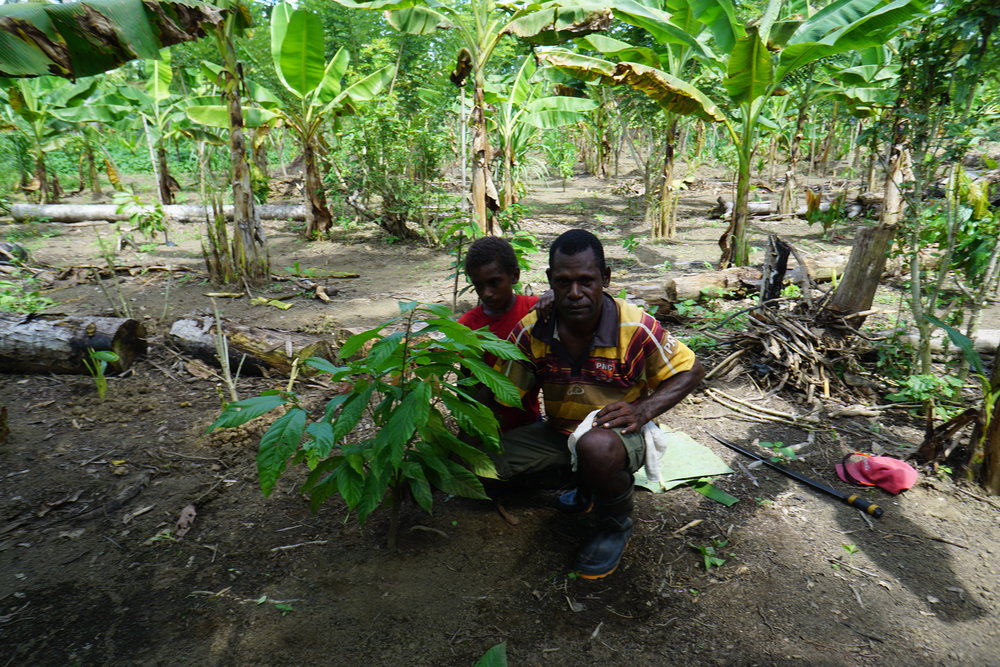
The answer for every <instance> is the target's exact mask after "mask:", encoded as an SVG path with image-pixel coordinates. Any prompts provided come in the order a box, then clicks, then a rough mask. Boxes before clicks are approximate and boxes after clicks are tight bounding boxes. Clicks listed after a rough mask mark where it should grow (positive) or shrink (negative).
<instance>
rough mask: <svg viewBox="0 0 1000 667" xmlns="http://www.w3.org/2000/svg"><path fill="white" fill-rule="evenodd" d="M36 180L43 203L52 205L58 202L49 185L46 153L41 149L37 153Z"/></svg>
mask: <svg viewBox="0 0 1000 667" xmlns="http://www.w3.org/2000/svg"><path fill="white" fill-rule="evenodd" d="M35 180H36V181H38V196H39V197H40V198H41V199H40V201H41V203H43V204H51V203H53V202H54V201H56V198H55V197H54V196H53V194H52V186H51V184H50V183H49V170H48V169H47V168H46V167H45V153H44V152H43V151H42V150H41V149H39V150H37V151H35Z"/></svg>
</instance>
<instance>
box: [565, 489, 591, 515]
mask: <svg viewBox="0 0 1000 667" xmlns="http://www.w3.org/2000/svg"><path fill="white" fill-rule="evenodd" d="M556 507H558V508H559V511H560V512H565V513H566V514H586V513H587V512H589V511H590V510H592V509H594V496H593V494H592V493H590V490H589V489H586V488H584V487H582V486H581V487H578V488H575V489H573V490H572V491H567V492H566V493H564V494H562V495H561V496H559V498H558V499H557V500H556Z"/></svg>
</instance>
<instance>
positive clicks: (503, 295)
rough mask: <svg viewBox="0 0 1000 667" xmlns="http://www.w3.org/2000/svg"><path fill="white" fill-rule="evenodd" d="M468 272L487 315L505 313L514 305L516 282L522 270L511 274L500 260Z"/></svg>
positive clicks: (492, 315)
mask: <svg viewBox="0 0 1000 667" xmlns="http://www.w3.org/2000/svg"><path fill="white" fill-rule="evenodd" d="M468 274H469V280H470V281H471V282H472V286H473V287H474V288H475V289H476V294H478V295H479V300H480V301H482V303H483V310H484V311H486V314H487V315H489V316H490V317H496V316H498V315H503V314H504V313H505V312H507V311H508V310H509V309H510V307H511V306H512V305H514V284H515V283H516V282H517V281H518V280H520V278H521V272H520V271H515V272H514V275H511V274H510V273H507V271H506V270H505V269H503V268H502V267H501V266H500V263H499V262H490V263H489V264H484V265H482V266H480V267H477V268H474V269H472V270H470V271H469V272H468Z"/></svg>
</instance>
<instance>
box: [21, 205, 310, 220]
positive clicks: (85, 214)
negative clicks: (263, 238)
mask: <svg viewBox="0 0 1000 667" xmlns="http://www.w3.org/2000/svg"><path fill="white" fill-rule="evenodd" d="M135 210H138V211H143V212H153V210H154V207H153V206H140V207H138V208H137V209H135ZM256 210H257V213H258V215H259V216H260V218H261V219H263V220H305V219H306V207H305V206H302V205H301V204H261V205H260V206H258V207H256ZM163 212H164V213H165V214H166V215H167V217H168V218H169V219H170V220H174V221H177V222H204V220H205V219H206V218H211V217H212V209H211V208H210V207H208V206H201V205H195V204H171V205H169V206H164V207H163ZM233 212H234V207H233V206H223V207H222V215H223V216H225V217H226V218H227V219H229V220H232V219H233ZM10 215H11V217H12V218H14V220H17V221H24V220H37V219H38V218H48V219H49V220H50V221H52V222H86V221H90V220H107V221H109V222H115V221H118V222H120V221H123V220H128V219H129V216H128V214H126V213H119V212H118V207H117V206H116V205H114V204H44V205H43V204H14V205H13V206H11V211H10Z"/></svg>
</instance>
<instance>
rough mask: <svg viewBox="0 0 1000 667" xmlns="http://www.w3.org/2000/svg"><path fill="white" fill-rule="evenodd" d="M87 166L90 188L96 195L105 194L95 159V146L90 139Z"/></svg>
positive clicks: (87, 146)
mask: <svg viewBox="0 0 1000 667" xmlns="http://www.w3.org/2000/svg"><path fill="white" fill-rule="evenodd" d="M86 142H87V143H86V151H87V166H88V168H89V173H90V189H91V191H92V192H93V193H94V194H95V195H98V196H99V195H101V194H103V192H102V190H101V175H100V173H99V172H98V170H97V160H95V159H94V147H93V146H92V145H91V143H90V140H89V139H86Z"/></svg>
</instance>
